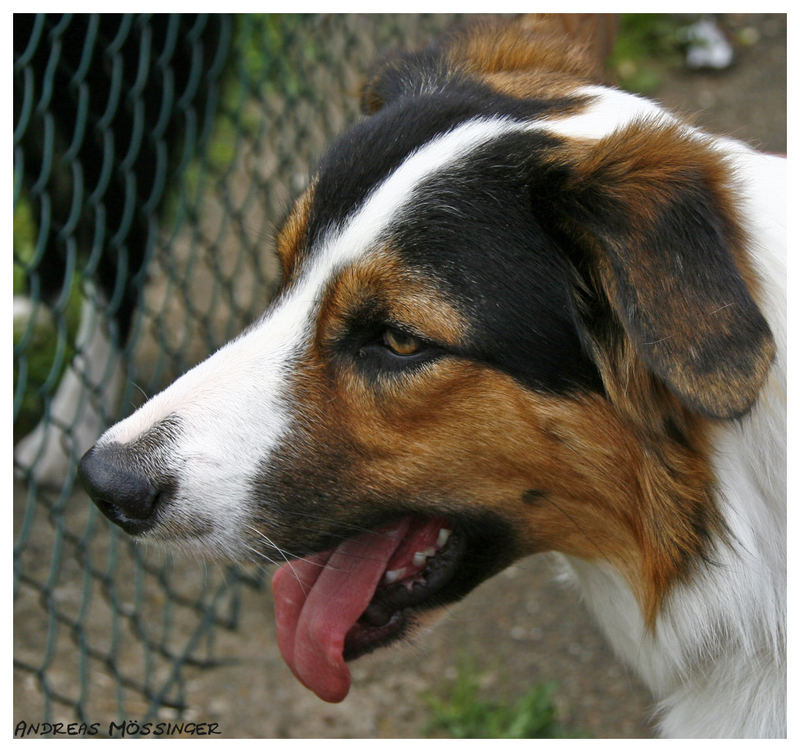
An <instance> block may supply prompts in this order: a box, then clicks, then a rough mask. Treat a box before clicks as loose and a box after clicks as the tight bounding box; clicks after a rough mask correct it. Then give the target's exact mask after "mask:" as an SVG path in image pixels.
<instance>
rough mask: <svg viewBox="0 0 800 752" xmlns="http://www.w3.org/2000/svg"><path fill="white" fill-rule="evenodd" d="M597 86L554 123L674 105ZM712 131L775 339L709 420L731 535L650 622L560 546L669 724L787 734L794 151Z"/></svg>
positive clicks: (680, 729) (666, 730) (603, 570)
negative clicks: (753, 382)
mask: <svg viewBox="0 0 800 752" xmlns="http://www.w3.org/2000/svg"><path fill="white" fill-rule="evenodd" d="M595 91H596V92H597V93H600V94H601V97H600V99H599V101H598V102H597V103H596V104H595V105H594V106H593V107H590V108H589V109H588V111H587V112H586V113H584V114H580V115H576V116H573V117H570V118H566V119H564V120H563V121H555V122H554V123H552V124H549V125H548V129H549V130H552V131H553V132H557V133H559V134H560V135H570V136H573V137H581V138H585V139H589V138H594V139H598V138H602V137H604V136H607V135H609V134H610V133H613V132H614V130H616V129H618V128H622V127H624V126H625V125H626V124H627V123H628V122H630V119H634V120H641V119H643V118H648V119H652V118H653V117H670V116H668V115H666V114H664V113H663V111H660V108H658V107H657V106H656V105H653V104H652V103H649V102H647V101H646V100H642V99H641V98H639V97H633V96H631V95H626V94H624V93H622V92H618V91H615V90H609V93H608V95H607V96H606V95H603V94H602V91H603V90H599V91H598V89H595ZM628 100H630V101H628ZM687 132H689V131H688V130H687ZM691 132H692V133H693V134H694V135H696V136H697V137H699V138H703V139H709V138H710V137H709V136H707V135H705V134H702V133H701V132H699V131H696V130H693V129H691ZM713 144H714V146H715V148H717V149H718V150H719V151H720V154H721V157H722V158H724V159H727V160H728V162H729V165H730V166H731V168H732V171H733V174H734V179H735V181H736V193H737V196H738V197H739V200H740V204H739V208H740V210H741V213H742V217H743V219H744V222H745V226H746V229H747V230H748V232H749V235H750V245H749V251H750V256H751V259H752V263H753V265H754V267H755V269H756V271H757V272H758V273H759V275H760V277H761V282H762V288H761V290H760V291H759V301H758V302H759V303H760V306H761V309H762V312H763V314H764V315H765V317H766V318H767V320H768V322H769V324H770V327H771V329H772V332H773V335H774V336H775V340H776V344H777V356H776V360H775V363H774V365H773V368H772V371H771V374H770V376H769V378H768V381H767V383H766V384H765V386H764V388H763V390H762V393H761V395H760V397H759V400H758V402H757V403H756V405H755V407H754V408H753V409H752V411H751V412H750V413H749V414H748V415H747V416H746V417H745V418H744V419H742V420H741V421H739V422H725V423H724V424H723V423H721V424H719V425H718V426H717V427H716V428H715V432H714V447H715V455H714V461H713V464H714V471H715V476H716V478H717V481H718V488H719V492H718V503H719V506H720V510H721V512H722V515H723V517H724V520H725V523H726V524H727V526H728V527H729V529H730V531H731V542H730V543H725V542H722V541H720V542H718V543H717V545H716V548H715V550H714V551H713V553H712V555H711V558H712V559H713V560H714V561H715V562H716V564H717V565H716V566H712V567H708V568H706V569H705V570H704V571H702V572H701V573H698V574H697V576H696V578H695V579H694V581H692V582H690V583H688V584H686V585H681V586H679V587H676V588H675V589H674V590H673V591H672V593H671V594H670V597H669V601H668V603H667V605H666V608H665V609H664V611H663V613H662V614H661V615H660V617H659V618H658V621H657V624H656V629H655V632H653V633H650V632H648V631H647V630H646V629H645V626H644V623H643V621H642V616H641V611H640V609H639V606H638V604H637V602H636V599H635V597H634V596H633V593H632V592H631V590H630V587H629V586H628V584H627V583H626V581H625V580H624V579H623V578H622V577H621V576H620V575H619V573H617V572H615V571H612V570H610V569H609V568H608V566H607V565H605V564H593V563H587V562H584V561H580V560H576V559H572V558H568V557H563V558H564V560H565V561H566V562H567V564H568V566H569V568H570V569H571V571H572V574H573V576H574V578H575V580H576V582H577V583H578V584H579V586H580V589H581V591H582V592H583V595H584V599H585V601H586V603H587V606H588V607H589V609H590V611H591V612H592V613H593V615H594V616H595V618H596V619H597V621H598V622H599V624H600V625H601V627H602V628H603V630H604V632H605V634H606V636H607V638H608V640H609V642H610V643H611V645H612V646H613V648H614V649H615V651H616V652H617V654H618V655H620V656H621V657H622V658H623V659H624V660H625V661H626V662H627V663H629V664H630V665H631V666H632V667H633V668H634V669H635V670H636V671H637V673H638V674H639V675H640V676H641V677H642V679H643V680H644V681H645V683H646V684H647V685H648V686H649V688H650V689H651V691H652V692H653V693H654V695H655V696H656V697H657V698H658V700H659V711H660V714H659V715H660V719H659V724H660V729H661V732H662V735H664V736H672V737H674V736H686V737H712V736H721V737H780V736H784V735H785V734H786V683H785V682H786V646H785V639H786V634H785V623H786V483H785V473H786V449H785V447H786V324H785V295H786V293H785V276H786V271H785V248H786V227H785V203H784V201H785V195H786V194H785V189H786V163H785V160H782V159H778V158H776V157H770V156H767V155H763V154H758V153H757V152H755V151H753V150H751V149H750V148H749V147H747V146H746V145H744V144H741V143H739V142H736V141H732V140H730V139H714V140H713Z"/></svg>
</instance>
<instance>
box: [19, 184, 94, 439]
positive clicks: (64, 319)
mask: <svg viewBox="0 0 800 752" xmlns="http://www.w3.org/2000/svg"><path fill="white" fill-rule="evenodd" d="M37 232H38V230H37V227H36V221H35V219H34V216H33V210H32V208H31V205H30V202H29V201H27V200H26V199H25V197H24V196H22V197H21V198H20V200H19V201H18V202H17V206H16V207H15V208H14V240H13V243H14V271H13V290H14V295H20V296H26V295H28V284H29V279H28V267H29V265H30V263H31V262H32V261H33V259H34V257H35V254H36V236H37ZM31 274H32V275H35V272H31ZM34 292H35V291H34ZM34 297H38V296H36V295H35V296H34ZM81 300H82V295H81V292H80V277H79V275H76V276H75V277H74V278H73V279H72V280H70V288H69V292H68V293H67V298H66V302H65V304H64V307H63V309H62V310H61V311H60V312H59V314H58V315H54V314H53V311H52V310H51V309H50V308H48V307H47V306H46V305H45V304H44V303H43V302H41V301H37V300H32V307H31V312H30V316H21V317H19V318H18V317H16V316H15V318H14V355H15V357H14V440H15V441H16V440H19V439H20V438H21V437H23V436H24V435H25V434H27V433H28V432H29V431H31V430H32V429H33V427H34V426H35V425H36V423H37V422H38V420H39V418H40V417H41V416H42V414H43V412H44V395H45V394H48V393H50V392H52V391H53V385H54V384H57V383H58V380H59V379H60V378H61V376H62V374H63V372H64V369H65V368H66V366H67V364H68V363H69V362H70V360H71V359H72V357H73V355H74V354H75V348H74V344H73V343H74V339H75V334H76V332H77V330H78V326H79V323H80V311H81Z"/></svg>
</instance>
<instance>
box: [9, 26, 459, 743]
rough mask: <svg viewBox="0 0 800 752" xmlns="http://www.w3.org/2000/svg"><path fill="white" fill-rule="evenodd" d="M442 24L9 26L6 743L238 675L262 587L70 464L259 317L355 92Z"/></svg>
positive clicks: (350, 115) (115, 716) (113, 716)
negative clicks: (127, 522)
mask: <svg viewBox="0 0 800 752" xmlns="http://www.w3.org/2000/svg"><path fill="white" fill-rule="evenodd" d="M452 20H453V19H452V18H448V17H444V16H416V15H415V16H411V15H404V16H384V15H370V16H305V15H303V16H300V15H297V16H293V15H280V16H225V15H212V16H203V15H181V16H171V15H152V16H151V15H112V14H101V15H63V16H62V15H58V16H55V15H54V16H50V15H15V16H14V176H13V177H14V444H15V451H14V474H15V481H14V674H15V682H14V689H15V711H14V718H15V724H18V727H17V728H15V733H17V735H25V734H29V733H37V734H40V733H42V728H37V729H36V730H33V729H32V728H31V727H32V726H33V725H35V724H43V723H48V724H56V723H64V724H69V723H73V724H75V723H77V724H81V723H83V724H85V727H84V728H81V727H80V725H79V726H78V732H79V733H84V732H85V733H88V734H91V733H93V732H97V731H98V729H96V728H93V727H92V723H94V722H96V721H97V719H99V718H102V719H109V720H112V721H113V720H117V721H121V720H123V719H130V718H136V719H137V720H138V721H139V722H141V723H145V722H148V721H152V720H164V719H180V718H181V717H182V714H183V713H184V711H185V709H186V708H187V705H188V702H189V697H188V693H189V687H190V678H191V677H196V676H197V675H198V673H199V672H201V671H203V670H206V669H213V668H214V667H215V666H219V665H221V664H222V663H225V662H230V661H236V660H240V659H242V656H237V655H231V654H229V653H225V652H224V651H220V650H219V649H218V647H217V643H218V640H217V639H216V638H217V636H218V635H219V633H220V630H236V629H237V626H238V624H239V623H240V610H239V609H240V595H241V593H242V588H257V589H258V588H263V587H264V584H265V582H266V577H265V576H264V572H263V571H262V570H261V569H260V568H241V567H230V568H226V567H224V566H222V565H218V564H216V565H202V564H198V563H197V562H192V561H185V560H179V559H175V560H173V559H171V558H170V557H169V556H168V555H166V554H164V553H163V552H160V551H158V550H151V549H146V548H142V547H137V546H134V545H132V544H131V542H130V541H129V540H128V539H127V538H126V537H125V536H124V534H122V533H121V532H119V531H118V530H117V529H116V528H115V527H113V526H111V525H110V524H108V523H107V522H106V521H105V519H104V518H103V517H102V516H101V515H100V514H99V512H98V511H97V510H96V509H95V508H94V506H93V505H92V504H90V502H89V501H88V498H87V497H86V495H85V494H83V493H82V491H81V490H80V489H79V487H78V486H77V485H76V480H75V465H76V462H77V460H78V458H79V457H80V456H81V454H82V453H83V452H84V451H85V450H86V449H87V448H88V447H89V446H90V445H91V444H92V443H93V441H94V439H95V438H96V437H97V435H98V434H99V433H100V432H101V431H102V429H103V428H104V427H105V426H107V425H110V424H111V423H113V422H115V421H116V420H117V419H119V418H120V417H123V416H124V415H127V414H129V413H130V412H132V411H133V410H134V409H135V408H136V407H137V406H138V405H140V404H141V403H142V402H144V400H145V399H146V398H147V397H148V396H149V395H152V394H153V393H155V392H157V391H158V390H159V389H161V388H163V387H164V386H165V385H166V384H168V383H169V382H170V381H171V380H172V379H174V378H175V377H176V376H178V375H179V374H180V373H182V372H184V371H185V370H186V369H187V368H188V367H190V366H191V365H193V364H194V363H196V362H198V361H199V360H201V359H202V358H203V357H205V356H206V355H207V354H209V353H210V352H211V351H213V350H214V349H215V348H216V347H218V346H219V345H220V344H221V343H223V342H224V341H225V340H227V339H228V338H229V337H231V336H232V335H234V334H235V333H236V332H237V331H239V330H240V329H241V328H242V327H243V326H245V325H246V324H247V323H248V322H249V321H251V320H252V319H253V318H254V317H255V316H257V315H258V314H259V313H260V311H261V310H263V308H264V306H265V305H266V303H267V302H268V301H269V298H270V295H271V294H272V292H273V290H274V288H275V284H276V277H277V264H276V261H275V258H274V254H273V246H272V242H273V231H274V229H275V227H276V226H277V225H279V224H280V221H281V219H282V217H283V216H284V214H285V212H286V210H287V209H288V207H289V205H290V201H291V198H292V197H293V196H294V195H296V194H298V193H299V192H300V191H301V190H302V189H303V187H304V185H305V183H306V180H307V178H308V175H309V166H313V165H314V163H315V161H316V160H317V159H318V158H319V157H320V156H321V154H322V151H323V149H324V145H325V144H326V143H327V142H328V141H329V140H330V139H331V137H332V136H333V135H335V134H336V133H338V132H340V131H341V130H342V129H343V128H344V127H346V126H347V125H348V124H349V123H351V122H353V121H354V120H355V119H356V118H357V117H358V90H359V85H360V81H361V74H362V73H363V72H364V71H367V70H369V64H370V63H371V62H372V61H374V59H375V58H377V57H380V56H381V55H384V54H386V53H387V51H389V50H391V49H393V48H396V47H408V46H413V45H418V44H420V43H423V42H424V41H425V40H427V39H428V38H430V37H431V36H432V35H434V34H435V33H437V32H438V31H440V30H441V29H443V28H444V27H445V26H447V25H449V24H450V23H451V22H452ZM265 597H266V596H265ZM208 680H209V681H213V678H212V676H209V679H208ZM20 723H21V724H22V725H21V726H20V725H19V724H20ZM26 724H27V726H26ZM57 728H58V727H52V728H50V727H47V728H45V729H44V730H45V731H47V730H50V731H51V732H54V733H57V732H56V729H57ZM107 731H108V729H107V728H105V729H99V733H100V734H103V733H107Z"/></svg>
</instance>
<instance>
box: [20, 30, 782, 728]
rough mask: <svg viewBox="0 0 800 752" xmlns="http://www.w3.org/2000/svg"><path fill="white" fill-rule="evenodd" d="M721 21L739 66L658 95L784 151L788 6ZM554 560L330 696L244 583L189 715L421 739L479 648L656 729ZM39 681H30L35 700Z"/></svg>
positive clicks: (519, 671)
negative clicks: (288, 649) (291, 654)
mask: <svg viewBox="0 0 800 752" xmlns="http://www.w3.org/2000/svg"><path fill="white" fill-rule="evenodd" d="M721 23H722V25H723V27H724V28H725V30H726V32H727V33H728V34H729V36H730V38H731V39H733V40H735V51H736V58H735V62H734V64H733V66H732V67H730V68H728V69H726V70H724V71H720V72H689V71H688V70H685V69H682V68H667V69H664V70H663V71H662V72H661V74H662V84H661V86H660V87H659V88H658V89H657V90H656V91H655V92H650V96H653V97H654V98H656V99H659V100H661V101H662V102H663V103H665V104H666V105H667V106H669V107H671V108H674V109H678V110H680V111H682V112H684V113H691V114H694V115H695V116H696V120H697V122H698V123H699V124H700V125H702V126H704V127H706V128H707V129H709V130H712V131H715V132H724V133H726V134H729V135H732V136H736V137H739V138H742V139H745V140H747V141H749V142H750V143H752V144H754V145H756V146H758V147H760V148H763V149H764V150H767V151H772V152H780V153H785V152H786V149H787V138H786V18H785V16H775V15H772V16H764V15H730V16H725V17H723V19H722V20H721ZM551 564H552V563H551V561H550V560H549V559H548V558H547V557H536V558H533V559H528V560H525V561H523V562H520V563H518V564H517V565H515V566H513V567H511V568H510V569H508V570H506V571H505V572H503V573H501V574H500V575H498V576H497V577H496V578H494V579H493V580H491V581H489V582H487V583H484V584H483V585H482V586H481V587H480V588H478V589H477V590H476V591H475V592H474V593H472V594H471V595H470V596H469V597H467V598H466V599H465V600H464V601H463V602H462V603H460V604H459V605H457V606H455V607H453V608H452V610H451V613H450V614H449V616H448V618H447V619H446V620H445V621H444V622H443V623H442V624H440V625H439V626H438V627H437V628H436V629H435V630H433V631H432V632H430V633H429V634H428V635H426V636H424V638H421V639H418V640H417V641H416V642H415V643H414V644H413V645H411V646H407V645H406V646H398V647H395V648H392V649H389V650H384V651H381V652H378V653H376V654H373V655H370V656H367V657H365V658H362V659H360V660H359V661H357V662H355V663H354V664H353V666H352V673H353V688H352V690H351V693H350V695H349V697H348V698H347V699H346V700H345V701H344V702H343V703H341V704H339V705H329V704H326V703H323V702H322V701H320V700H318V699H316V697H315V696H314V695H312V694H311V693H310V692H308V691H307V690H305V689H304V688H303V687H301V686H300V685H299V684H298V683H297V682H296V681H295V680H294V678H293V677H292V676H291V674H290V672H289V670H288V668H286V666H285V665H284V663H283V661H282V660H281V658H280V655H279V653H278V649H277V645H276V641H275V630H274V623H273V613H272V602H271V599H270V598H269V597H268V596H267V595H265V594H263V593H258V592H255V591H252V590H249V589H245V591H244V592H243V595H242V597H243V601H244V602H243V603H242V624H241V627H240V629H239V630H238V631H237V632H236V633H234V634H228V633H225V632H220V633H219V635H218V637H217V651H216V652H217V654H219V655H222V656H225V657H228V658H231V659H233V660H234V663H232V664H231V665H230V666H227V667H224V668H218V669H214V670H211V671H205V672H197V673H196V674H195V675H194V676H193V677H192V679H191V682H190V685H189V687H188V691H187V699H188V702H189V704H190V710H189V712H188V713H187V714H186V717H187V718H188V719H190V720H198V721H208V722H215V723H219V728H220V730H221V732H222V734H223V735H224V736H226V737H239V738H241V737H292V738H298V737H300V738H309V737H330V738H333V737H339V738H341V737H418V736H420V735H421V733H422V730H423V726H424V724H425V721H426V720H427V719H428V717H429V712H428V709H427V706H426V705H425V703H424V701H423V699H422V697H421V695H422V693H424V692H426V691H430V690H434V691H436V690H439V689H441V688H443V687H444V686H446V683H447V682H448V681H450V680H452V679H453V678H454V676H455V671H456V666H457V664H458V662H459V659H460V658H461V657H462V656H470V657H472V658H473V659H474V660H475V662H476V664H477V668H478V673H479V675H480V676H481V684H482V688H483V690H484V692H485V693H486V695H487V696H491V697H496V698H499V699H503V700H507V701H509V702H513V701H514V699H515V698H516V697H518V696H519V695H520V694H521V693H522V692H524V691H526V690H527V689H529V688H531V687H532V686H533V685H534V684H537V683H539V682H544V681H548V682H550V681H552V682H555V684H556V690H555V701H556V704H557V708H558V711H559V715H560V720H561V722H562V723H563V724H564V725H566V726H567V727H569V728H571V729H573V730H575V731H576V732H579V733H582V734H586V735H589V736H594V737H648V736H652V735H653V734H654V731H653V727H652V725H651V723H650V716H649V713H650V711H649V707H650V698H649V697H648V694H647V692H646V690H645V689H644V688H643V687H642V686H641V685H640V683H639V682H638V681H637V680H636V678H635V677H633V676H632V674H631V673H630V672H629V671H628V670H627V669H626V668H625V667H623V666H622V665H621V664H620V663H619V662H618V661H617V660H616V659H615V658H614V656H613V655H612V654H611V652H610V650H609V648H608V647H607V646H606V644H605V642H604V641H603V639H602V637H601V636H600V634H599V633H598V631H597V629H596V628H595V627H594V625H593V624H592V623H591V621H590V619H589V617H588V615H587V614H586V612H585V611H584V609H583V607H582V605H581V604H580V602H579V599H578V596H577V595H576V594H575V593H574V592H572V591H571V590H570V589H569V588H568V587H567V586H565V585H562V584H560V583H559V582H558V580H557V579H556V578H555V576H554V570H553V568H552V566H551ZM26 686H27V685H26ZM26 686H22V685H20V686H19V687H17V688H16V690H15V691H16V698H15V700H16V701H15V716H18V717H19V716H22V715H24V714H25V712H26V704H27V703H28V700H29V696H28V694H26V693H27V691H28V690H27V689H26ZM34 689H35V688H34V687H33V684H32V683H31V688H30V702H31V705H30V707H34V706H35V703H36V702H37V700H36V698H35V697H34ZM32 717H35V716H32Z"/></svg>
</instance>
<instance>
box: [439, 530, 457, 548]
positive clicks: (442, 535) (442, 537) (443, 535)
mask: <svg viewBox="0 0 800 752" xmlns="http://www.w3.org/2000/svg"><path fill="white" fill-rule="evenodd" d="M452 532H453V531H452V530H448V529H447V528H446V527H443V528H442V529H441V530H440V531H439V538H438V539H437V540H436V545H437V546H438V547H439V548H442V547H443V546H444V544H445V543H447V540H448V538H449V537H450V535H451V533H452Z"/></svg>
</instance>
